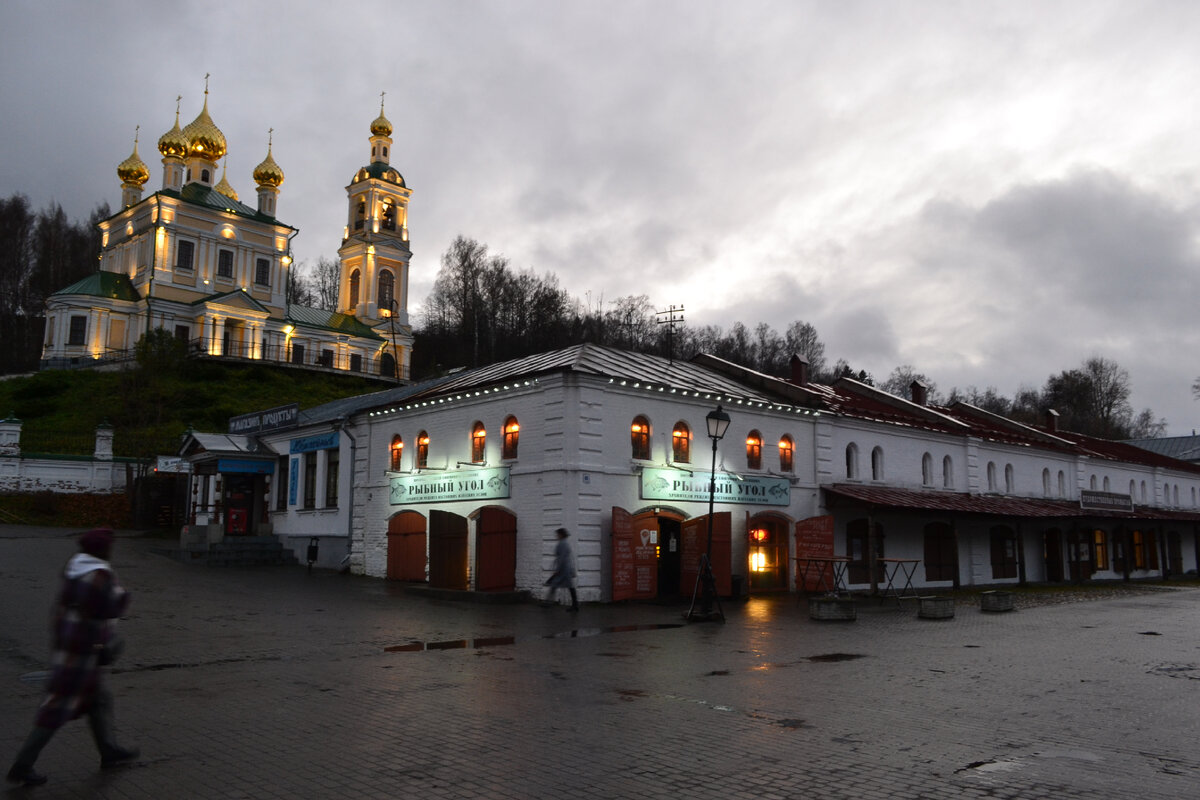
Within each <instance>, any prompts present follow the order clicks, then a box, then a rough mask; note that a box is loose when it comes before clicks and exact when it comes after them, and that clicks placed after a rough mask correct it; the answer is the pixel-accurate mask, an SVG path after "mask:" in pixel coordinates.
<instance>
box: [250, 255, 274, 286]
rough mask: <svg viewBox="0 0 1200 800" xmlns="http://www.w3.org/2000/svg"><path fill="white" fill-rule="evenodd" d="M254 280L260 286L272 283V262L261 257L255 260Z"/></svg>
mask: <svg viewBox="0 0 1200 800" xmlns="http://www.w3.org/2000/svg"><path fill="white" fill-rule="evenodd" d="M254 282H255V283H256V284H258V285H259V286H270V285H271V262H270V261H268V260H267V259H265V258H260V259H258V260H257V261H255V262H254Z"/></svg>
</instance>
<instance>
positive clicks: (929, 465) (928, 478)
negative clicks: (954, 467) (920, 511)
mask: <svg viewBox="0 0 1200 800" xmlns="http://www.w3.org/2000/svg"><path fill="white" fill-rule="evenodd" d="M921 485H922V486H933V456H931V455H930V454H929V453H926V454H925V455H923V456H921Z"/></svg>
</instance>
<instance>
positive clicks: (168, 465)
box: [154, 456, 192, 472]
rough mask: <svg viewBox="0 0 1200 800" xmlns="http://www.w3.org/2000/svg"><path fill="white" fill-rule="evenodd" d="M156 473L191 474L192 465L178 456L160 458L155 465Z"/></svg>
mask: <svg viewBox="0 0 1200 800" xmlns="http://www.w3.org/2000/svg"><path fill="white" fill-rule="evenodd" d="M154 471H155V472H191V471H192V463H191V462H190V461H188V460H187V459H183V458H179V457H178V456H158V458H157V459H156V462H155V465H154Z"/></svg>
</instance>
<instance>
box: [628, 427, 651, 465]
mask: <svg viewBox="0 0 1200 800" xmlns="http://www.w3.org/2000/svg"><path fill="white" fill-rule="evenodd" d="M629 437H630V442H631V444H632V445H633V457H634V458H638V459H642V460H643V461H645V460H649V458H650V420H648V419H646V418H645V417H642V416H637V417H634V418H633V424H632V425H630V426H629Z"/></svg>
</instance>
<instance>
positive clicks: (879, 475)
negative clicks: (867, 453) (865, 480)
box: [871, 447, 883, 481]
mask: <svg viewBox="0 0 1200 800" xmlns="http://www.w3.org/2000/svg"><path fill="white" fill-rule="evenodd" d="M871 480H873V481H881V480H883V448H882V447H876V448H874V449H873V450H871Z"/></svg>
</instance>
